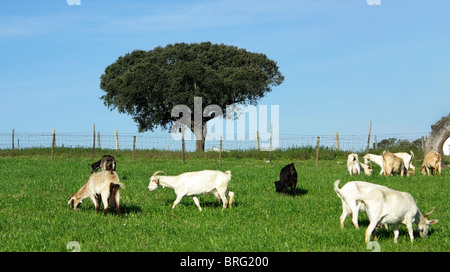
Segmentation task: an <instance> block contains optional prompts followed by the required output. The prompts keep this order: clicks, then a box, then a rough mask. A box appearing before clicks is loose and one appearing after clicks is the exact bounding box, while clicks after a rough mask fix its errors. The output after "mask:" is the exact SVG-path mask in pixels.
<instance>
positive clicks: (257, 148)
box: [256, 131, 259, 151]
mask: <svg viewBox="0 0 450 272" xmlns="http://www.w3.org/2000/svg"><path fill="white" fill-rule="evenodd" d="M256 150H258V151H259V132H258V131H256Z"/></svg>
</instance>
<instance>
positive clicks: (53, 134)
mask: <svg viewBox="0 0 450 272" xmlns="http://www.w3.org/2000/svg"><path fill="white" fill-rule="evenodd" d="M55 145H56V134H55V129H53V131H52V154H51V159H52V161H53V155H54V153H55Z"/></svg>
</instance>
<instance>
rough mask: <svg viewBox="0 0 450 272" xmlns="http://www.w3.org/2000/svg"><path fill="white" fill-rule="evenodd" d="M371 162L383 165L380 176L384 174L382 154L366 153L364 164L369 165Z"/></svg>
mask: <svg viewBox="0 0 450 272" xmlns="http://www.w3.org/2000/svg"><path fill="white" fill-rule="evenodd" d="M370 162H374V163H375V164H378V165H379V166H380V167H381V171H380V176H381V175H383V173H384V168H383V157H382V156H381V155H375V154H366V155H364V164H366V165H368V164H369V163H370Z"/></svg>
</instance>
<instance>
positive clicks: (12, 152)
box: [11, 129, 14, 158]
mask: <svg viewBox="0 0 450 272" xmlns="http://www.w3.org/2000/svg"><path fill="white" fill-rule="evenodd" d="M11 142H12V146H11V155H12V157H13V158H14V129H13V130H12V141H11Z"/></svg>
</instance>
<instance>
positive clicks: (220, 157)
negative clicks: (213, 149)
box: [219, 137, 222, 163]
mask: <svg viewBox="0 0 450 272" xmlns="http://www.w3.org/2000/svg"><path fill="white" fill-rule="evenodd" d="M221 162H222V137H220V145H219V163H221Z"/></svg>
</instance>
